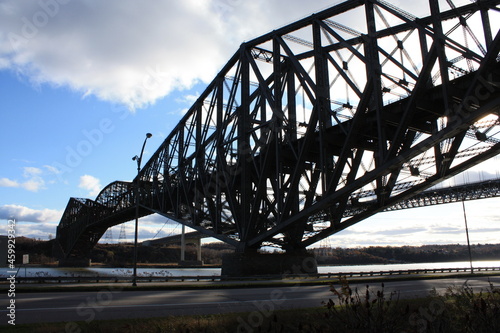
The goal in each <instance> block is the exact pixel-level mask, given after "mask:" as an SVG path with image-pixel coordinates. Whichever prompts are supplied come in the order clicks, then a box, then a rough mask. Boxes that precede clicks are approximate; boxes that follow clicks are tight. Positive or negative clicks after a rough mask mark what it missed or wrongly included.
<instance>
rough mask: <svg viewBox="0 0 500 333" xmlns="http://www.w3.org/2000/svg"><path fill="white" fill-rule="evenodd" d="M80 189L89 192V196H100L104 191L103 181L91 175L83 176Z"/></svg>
mask: <svg viewBox="0 0 500 333" xmlns="http://www.w3.org/2000/svg"><path fill="white" fill-rule="evenodd" d="M78 187H79V188H82V189H84V190H88V191H89V195H92V196H95V195H98V194H99V192H100V191H101V189H102V185H101V181H100V180H99V179H98V178H96V177H94V176H90V175H83V176H81V177H80V184H79V185H78Z"/></svg>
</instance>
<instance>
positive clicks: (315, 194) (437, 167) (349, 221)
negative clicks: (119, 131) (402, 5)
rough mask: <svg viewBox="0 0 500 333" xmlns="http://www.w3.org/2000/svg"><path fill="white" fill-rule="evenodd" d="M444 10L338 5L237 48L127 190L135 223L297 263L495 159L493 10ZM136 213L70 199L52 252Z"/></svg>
mask: <svg viewBox="0 0 500 333" xmlns="http://www.w3.org/2000/svg"><path fill="white" fill-rule="evenodd" d="M447 3H448V5H447V8H440V4H439V2H438V1H437V0H429V6H430V13H431V15H429V16H427V17H419V18H417V17H415V16H413V15H412V14H410V13H408V12H405V11H403V10H401V9H399V8H397V7H396V6H394V5H392V4H390V3H388V2H386V1H381V0H350V1H346V2H343V3H341V4H339V5H336V6H334V7H332V8H330V9H327V10H325V11H322V12H320V13H317V14H314V15H312V16H310V17H307V18H305V19H302V20H300V21H297V22H295V23H292V24H290V25H288V26H286V27H284V28H281V29H278V30H275V31H273V32H271V33H269V34H266V35H264V36H261V37H259V38H256V39H254V40H252V41H250V42H247V43H244V44H242V45H241V47H240V49H239V50H238V51H237V52H236V53H235V54H234V56H233V57H232V58H231V59H230V60H229V62H228V63H227V64H226V65H225V66H224V68H223V69H222V70H221V71H220V73H219V74H218V75H217V77H216V78H215V79H214V80H213V82H212V83H211V84H210V85H209V86H208V87H207V89H206V90H205V91H204V92H203V94H202V95H201V96H200V97H199V98H198V100H197V101H196V103H195V104H194V105H193V106H192V107H191V108H190V109H189V111H188V112H187V113H186V115H185V116H184V117H183V119H182V120H181V121H180V122H179V124H178V125H177V126H176V128H175V129H174V130H173V131H172V133H171V134H170V135H169V136H168V137H167V139H166V140H165V141H164V142H163V144H162V145H161V146H160V147H159V149H158V150H157V151H156V152H155V154H154V155H153V156H152V157H151V159H150V160H149V161H148V162H147V163H146V165H145V166H144V168H143V169H142V170H141V172H140V177H139V178H138V179H136V180H135V181H138V182H139V188H140V197H139V203H140V206H141V215H146V214H150V213H158V214H161V215H163V216H166V217H168V218H170V219H173V220H175V221H178V222H179V223H182V224H185V225H187V226H189V227H191V228H193V229H196V230H198V231H200V232H203V233H205V234H208V235H210V236H212V237H216V238H218V239H220V240H223V241H225V242H229V243H231V244H234V245H236V246H238V248H239V249H240V250H246V249H256V248H259V247H261V246H263V245H271V246H278V247H281V248H283V249H285V250H287V251H294V250H300V249H303V248H305V247H306V246H309V245H311V244H313V243H315V242H317V241H319V240H321V239H323V238H325V237H328V236H330V235H332V234H334V233H336V232H338V231H340V230H343V229H345V228H347V227H349V226H351V225H353V224H355V223H357V222H359V221H361V220H363V219H366V218H367V217H369V216H372V215H374V214H376V213H378V212H381V211H383V210H385V209H387V208H388V207H393V206H394V205H396V204H397V203H398V202H405V200H409V199H410V198H413V197H415V196H417V195H418V194H419V193H422V192H423V191H424V190H426V189H428V188H430V187H432V186H433V185H435V184H437V183H439V182H441V181H442V180H444V179H447V178H449V177H452V176H454V175H456V174H458V173H460V172H462V171H464V170H466V169H468V168H470V167H472V166H474V165H476V164H478V163H480V162H482V161H485V160H487V159H488V158H490V157H492V156H494V155H496V154H498V152H499V149H500V143H499V142H500V141H499V135H498V132H499V129H500V126H499V120H498V112H499V106H500V86H499V84H498V82H500V65H499V63H498V56H499V49H500V35H499V34H498V22H499V20H498V18H500V13H499V3H500V1H490V0H478V1H473V2H472V3H469V4H467V5H464V6H460V7H457V6H455V5H454V4H453V2H452V1H451V0H448V1H447ZM495 25H496V27H495ZM134 202H135V201H134V193H133V186H132V185H131V184H130V183H128V184H127V183H122V182H116V183H113V184H111V185H109V186H108V187H107V188H106V189H105V190H103V192H102V193H101V194H100V195H99V197H98V199H97V200H96V201H95V202H91V203H89V201H86V202H84V201H82V200H78V199H71V201H70V203H69V204H68V208H67V210H66V212H65V214H64V216H63V219H62V221H61V224H60V226H59V228H58V239H59V240H60V242H61V245H62V249H63V252H64V253H65V254H66V255H70V254H72V255H73V254H75V253H77V252H78V251H79V250H78V249H79V248H80V249H81V248H83V247H82V246H81V245H75V244H77V243H78V242H81V243H82V242H83V243H85V242H87V243H91V242H93V241H97V240H95V239H94V238H96V237H98V236H99V234H100V235H102V233H104V231H105V229H103V228H104V227H106V228H107V226H110V225H114V224H118V223H122V222H125V221H127V220H126V219H128V220H130V219H132V218H133V207H134V204H133V203H134ZM347 210H349V211H350V212H353V213H352V214H346V211H347ZM318 216H320V217H321V218H318ZM86 223H87V224H86ZM83 225H85V227H83ZM91 226H93V227H91ZM97 226H99V227H97ZM82 230H87V231H82ZM89 230H91V231H89ZM85 232H87V234H85ZM92 232H94V233H93V234H92ZM70 234H71V235H72V236H71V240H69V239H68V238H67V237H69V235H70ZM92 237H94V238H92ZM82 240H84V241H82ZM65 242H66V243H65ZM78 244H79V243H78Z"/></svg>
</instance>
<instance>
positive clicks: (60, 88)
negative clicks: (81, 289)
mask: <svg viewBox="0 0 500 333" xmlns="http://www.w3.org/2000/svg"><path fill="white" fill-rule="evenodd" d="M463 1H465V0H463ZM463 1H461V2H463ZM339 2H340V1H326V0H308V1H303V0H272V1H269V0H252V1H243V0H182V1H172V0H170V1H169V0H154V1H153V0H145V1H137V0H107V1H98V0H39V1H31V0H26V1H18V0H0V124H1V125H0V126H1V131H0V140H1V157H0V234H5V233H6V232H7V225H8V222H7V221H8V219H10V218H12V217H14V218H15V219H16V232H17V236H26V237H34V238H39V239H49V238H52V237H55V234H56V227H57V225H58V223H59V221H60V218H61V215H62V213H63V211H64V209H65V207H66V204H67V203H68V200H69V198H70V197H82V198H91V199H95V197H96V196H97V194H98V193H99V191H100V190H101V189H102V188H103V187H105V186H106V185H107V184H109V183H111V182H113V181H115V180H125V181H127V180H128V181H130V180H132V179H133V177H134V176H135V173H136V164H135V162H134V161H132V157H133V156H134V155H137V154H139V152H140V149H141V146H142V143H143V140H144V137H145V133H148V132H150V133H152V134H153V137H152V138H151V139H149V140H148V142H147V146H146V150H145V152H144V158H143V160H144V161H146V160H147V159H148V158H149V156H151V154H152V153H153V152H154V151H155V150H156V148H158V146H160V145H161V143H162V142H163V140H164V139H165V137H166V136H167V135H168V134H169V133H170V131H171V130H172V129H173V128H174V127H175V125H176V124H177V123H178V121H179V120H180V118H181V117H182V116H183V114H184V113H185V111H186V110H187V109H188V108H189V107H190V106H191V105H192V103H193V101H194V100H196V98H197V96H198V95H199V94H200V93H201V92H202V91H203V90H204V89H205V87H206V86H207V84H208V83H209V82H210V81H211V80H212V79H213V78H214V77H215V75H216V73H217V72H218V71H219V70H220V69H221V68H222V66H223V65H224V64H225V63H226V62H227V61H228V60H229V58H230V57H231V56H232V55H233V53H234V52H236V50H237V49H238V47H239V45H240V44H241V43H242V42H244V41H248V40H251V39H253V38H255V37H258V36H260V35H262V34H264V33H267V32H269V31H271V30H273V29H276V28H279V27H280V26H283V25H285V24H288V23H291V22H293V21H295V20H297V19H300V18H302V17H305V16H308V15H310V14H312V13H314V12H318V11H320V10H322V9H325V8H327V7H330V6H332V5H334V4H336V3H339ZM391 2H392V3H393V4H395V5H398V6H401V7H402V8H404V9H405V10H407V11H409V12H411V13H414V14H415V15H426V14H427V13H426V11H427V9H426V8H427V1H422V0H419V1H411V2H409V1H395V0H391ZM466 2H467V1H466ZM456 3H457V4H459V3H460V1H457V2H456ZM443 6H445V2H443ZM496 165H498V163H497V160H495V161H492V162H491V161H490V162H489V164H487V165H482V166H479V167H478V168H477V169H476V171H477V172H479V173H480V172H489V173H490V174H495V173H498V171H496V170H495V171H492V170H493V168H494V167H495V166H496ZM499 203H500V199H487V200H482V201H475V202H467V203H466V208H467V209H466V211H467V215H468V216H467V217H468V222H469V228H470V232H471V242H472V243H497V242H498V239H499V236H500V225H499V224H498V223H499V219H500V217H499V216H498V214H497V207H498V205H499ZM463 222H464V219H463V211H462V206H461V204H450V205H444V206H436V207H428V208H419V209H413V210H408V211H402V212H392V213H381V214H378V215H376V216H375V217H373V218H370V219H368V220H365V221H363V222H361V223H359V224H357V225H355V226H353V227H351V228H349V229H347V230H345V231H343V232H341V233H339V234H337V235H336V236H333V237H331V238H330V239H328V240H327V241H323V242H322V243H321V244H323V245H330V246H342V247H353V246H370V245H421V244H448V243H454V244H455V243H460V244H464V243H465V240H466V239H465V232H464V224H463ZM140 224H141V228H140V233H139V238H140V240H143V239H151V238H153V237H164V236H167V235H169V234H171V233H172V232H178V231H179V230H180V227H178V225H176V224H175V223H172V222H169V221H167V220H166V219H165V218H163V217H160V216H156V215H153V216H149V217H146V218H143V219H141V222H140ZM120 232H121V227H120V226H116V227H114V228H113V229H112V232H111V234H112V235H111V234H109V233H108V234H107V237H105V238H104V239H102V241H110V242H116V241H118V240H119V235H120ZM125 233H126V238H127V239H128V240H131V239H132V237H133V222H129V223H126V224H125ZM367 235H369V237H367ZM318 245H319V244H318Z"/></svg>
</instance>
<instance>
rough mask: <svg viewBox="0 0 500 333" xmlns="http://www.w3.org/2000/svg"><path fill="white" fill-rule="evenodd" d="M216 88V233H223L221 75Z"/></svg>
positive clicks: (224, 183)
mask: <svg viewBox="0 0 500 333" xmlns="http://www.w3.org/2000/svg"><path fill="white" fill-rule="evenodd" d="M215 89H216V92H215V93H216V98H215V100H216V103H217V110H216V112H217V115H216V121H217V124H216V133H217V134H216V139H215V143H214V144H215V146H216V153H215V154H216V156H215V192H216V194H215V210H216V213H215V219H216V220H215V226H214V228H215V230H214V231H215V233H216V234H218V233H221V232H222V228H221V223H222V222H221V221H222V189H223V188H224V189H226V188H227V184H226V178H225V176H224V171H223V169H222V168H223V165H224V164H223V163H222V159H224V157H225V156H224V155H222V154H219V152H220V151H221V148H222V144H223V141H224V137H223V135H222V133H223V132H222V129H223V117H222V116H223V113H224V78H223V77H219V78H218V79H217V85H216V87H215Z"/></svg>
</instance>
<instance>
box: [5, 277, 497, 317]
mask: <svg viewBox="0 0 500 333" xmlns="http://www.w3.org/2000/svg"><path fill="white" fill-rule="evenodd" d="M490 280H491V282H492V283H493V284H494V285H495V286H496V287H498V286H499V285H500V276H497V277H490ZM465 281H466V279H458V278H455V279H438V280H420V281H401V282H385V289H384V290H385V291H386V294H387V295H388V293H390V292H391V291H399V293H400V297H401V298H411V297H422V296H426V295H428V293H429V291H430V290H431V289H432V288H436V289H437V290H438V291H440V292H444V290H445V289H446V288H447V287H448V286H450V285H457V286H458V285H462V284H463V283H464V282H465ZM468 284H469V285H470V286H471V287H473V288H474V290H477V291H479V290H480V289H481V288H483V289H485V288H487V287H488V285H489V284H488V278H486V277H484V278H483V277H478V278H474V279H470V278H469V279H468ZM351 287H352V288H353V289H354V287H358V289H359V290H361V291H363V292H364V290H365V288H366V285H365V284H356V283H351ZM370 289H371V290H373V291H375V292H376V290H380V289H381V284H380V283H371V284H370ZM3 296H4V295H2V298H1V301H0V304H1V305H0V309H1V310H0V318H1V320H0V325H5V324H7V320H8V319H9V318H8V317H7V314H8V310H7V309H6V306H7V305H8V301H9V300H8V299H7V297H3ZM329 298H335V297H334V295H333V294H332V293H331V292H330V291H329V287H328V286H302V287H300V286H294V285H291V286H288V287H272V288H246V289H208V290H175V291H141V290H137V291H122V290H120V287H116V286H113V285H108V286H106V285H103V287H102V290H101V291H98V292H96V291H93V292H50V293H18V294H16V297H15V301H16V302H15V305H16V313H15V314H16V324H25V323H42V322H58V321H66V322H74V321H93V320H103V319H121V318H147V317H165V316H169V315H175V316H177V315H196V314H198V315H199V314H214V313H224V312H250V313H252V312H254V315H257V316H259V315H270V313H271V312H272V311H273V310H275V309H290V308H305V307H317V306H321V302H322V301H327V300H328V299H329ZM259 313H260V314H259ZM249 315H250V314H245V315H243V316H249ZM68 325H74V324H68ZM69 327H72V326H69Z"/></svg>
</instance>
